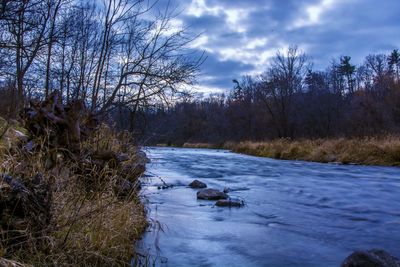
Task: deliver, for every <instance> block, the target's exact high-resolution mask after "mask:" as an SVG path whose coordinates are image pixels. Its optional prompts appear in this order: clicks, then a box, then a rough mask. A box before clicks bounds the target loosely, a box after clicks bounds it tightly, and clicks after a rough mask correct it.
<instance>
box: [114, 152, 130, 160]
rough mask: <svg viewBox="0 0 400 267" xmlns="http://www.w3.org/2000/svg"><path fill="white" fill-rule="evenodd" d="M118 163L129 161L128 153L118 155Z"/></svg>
mask: <svg viewBox="0 0 400 267" xmlns="http://www.w3.org/2000/svg"><path fill="white" fill-rule="evenodd" d="M117 160H118V162H124V161H128V160H129V155H128V154H126V153H120V154H118V155H117Z"/></svg>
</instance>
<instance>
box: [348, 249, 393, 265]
mask: <svg viewBox="0 0 400 267" xmlns="http://www.w3.org/2000/svg"><path fill="white" fill-rule="evenodd" d="M341 267H400V261H399V259H397V258H395V257H393V256H392V255H390V254H389V253H387V252H386V251H384V250H379V249H372V250H367V251H361V250H360V251H355V252H353V253H352V254H351V255H350V256H348V257H347V258H346V259H345V260H344V261H343V263H342V265H341Z"/></svg>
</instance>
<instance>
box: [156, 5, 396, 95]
mask: <svg viewBox="0 0 400 267" xmlns="http://www.w3.org/2000/svg"><path fill="white" fill-rule="evenodd" d="M161 1H162V2H167V1H166V0H165V1H164V0H161ZM171 5H172V6H174V7H177V8H178V10H180V11H181V13H180V14H179V16H177V18H176V19H174V21H173V23H174V24H176V25H177V26H180V25H185V26H190V31H191V32H192V33H194V34H196V33H202V35H201V36H200V37H199V38H198V39H197V40H196V41H195V42H194V43H193V44H192V47H193V48H195V49H197V50H199V51H205V52H206V55H207V60H206V62H205V63H204V64H203V66H202V75H201V77H199V84H198V85H197V90H199V91H203V92H222V91H226V90H229V89H230V88H232V82H231V81H232V79H233V78H239V77H240V76H241V75H244V74H257V73H261V72H262V71H263V70H265V68H266V66H267V64H268V61H269V59H270V58H271V57H272V56H273V55H274V54H275V52H276V51H277V50H278V49H285V48H287V47H288V46H290V45H297V46H298V47H299V48H300V49H302V50H303V51H305V52H306V54H307V55H308V56H309V57H310V58H311V60H312V62H313V63H314V69H325V67H326V66H327V65H328V64H329V62H330V61H331V60H332V59H333V58H338V57H340V56H341V55H350V56H351V57H352V62H353V63H356V64H358V63H361V62H362V60H363V58H364V57H365V56H366V55H368V54H371V53H387V52H388V51H391V50H392V49H394V48H400V0H172V1H171Z"/></svg>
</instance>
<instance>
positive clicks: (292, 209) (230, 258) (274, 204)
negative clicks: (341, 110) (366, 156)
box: [137, 148, 400, 267]
mask: <svg viewBox="0 0 400 267" xmlns="http://www.w3.org/2000/svg"><path fill="white" fill-rule="evenodd" d="M146 152H147V154H148V156H149V158H150V159H151V163H150V164H148V175H150V176H153V177H152V178H145V180H144V181H145V186H144V189H143V191H142V195H143V196H144V199H145V200H146V201H147V207H148V210H149V218H150V219H151V221H152V227H150V228H149V231H148V232H147V233H146V234H145V235H144V237H143V240H142V241H141V242H140V243H139V244H138V246H137V249H138V251H140V252H141V253H143V254H147V255H149V260H150V261H151V262H155V265H156V266H174V267H175V266H280V267H282V266H340V263H341V262H342V261H343V259H344V258H345V257H346V256H348V255H349V254H350V253H351V252H352V251H354V250H356V249H371V248H381V249H385V250H387V251H388V252H389V253H391V254H392V255H394V256H397V257H399V256H400V169H399V168H392V167H374V166H355V165H335V164H321V163H312V162H302V161H286V160H274V159H268V158H259V157H253V156H247V155H240V154H235V153H231V152H228V151H225V150H211V149H188V148H148V149H147V151H146ZM160 177H161V178H162V179H163V180H164V181H165V183H166V184H168V185H174V187H172V188H167V189H159V187H160V186H162V185H163V182H162V181H161V179H160ZM194 179H199V180H201V181H203V182H205V183H207V185H208V187H209V188H216V189H221V190H222V189H223V188H225V187H229V188H231V189H232V190H234V191H232V192H230V193H229V195H230V196H232V197H236V198H241V199H243V200H244V201H245V203H246V205H245V207H243V208H226V207H216V206H214V203H215V202H214V201H207V200H197V199H196V191H197V190H194V189H191V188H189V187H187V185H188V184H189V183H190V182H191V181H193V180H194Z"/></svg>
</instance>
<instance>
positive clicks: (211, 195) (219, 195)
mask: <svg viewBox="0 0 400 267" xmlns="http://www.w3.org/2000/svg"><path fill="white" fill-rule="evenodd" d="M197 198H198V199H206V200H218V199H226V198H228V195H227V194H225V193H224V192H221V191H219V190H217V189H211V188H207V189H202V190H200V191H199V192H197Z"/></svg>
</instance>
